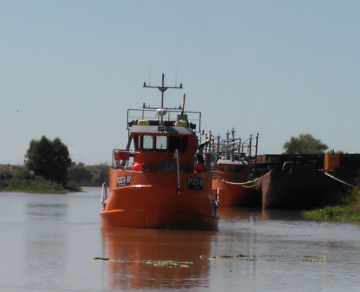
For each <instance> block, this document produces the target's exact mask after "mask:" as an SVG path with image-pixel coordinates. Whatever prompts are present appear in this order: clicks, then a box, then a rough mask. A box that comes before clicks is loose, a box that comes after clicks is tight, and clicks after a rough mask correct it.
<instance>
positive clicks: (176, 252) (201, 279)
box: [102, 229, 216, 290]
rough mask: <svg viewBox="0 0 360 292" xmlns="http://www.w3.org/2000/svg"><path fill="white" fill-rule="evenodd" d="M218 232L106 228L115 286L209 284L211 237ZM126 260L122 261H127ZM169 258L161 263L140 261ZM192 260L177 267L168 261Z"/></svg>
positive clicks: (104, 235)
mask: <svg viewBox="0 0 360 292" xmlns="http://www.w3.org/2000/svg"><path fill="white" fill-rule="evenodd" d="M215 234H216V233H215V232H211V231H209V232H208V231H206V232H194V231H164V230H137V229H103V230H102V239H103V256H106V257H108V258H110V260H109V261H107V262H106V265H107V269H108V272H107V273H108V281H109V282H108V285H109V286H110V287H111V288H120V289H135V288H136V289H138V288H156V289H165V290H167V289H179V288H192V287H207V286H208V285H209V279H208V277H209V269H210V267H209V264H210V263H209V260H208V259H209V257H210V251H211V245H210V243H211V238H212V237H213V236H214V235H215ZM124 260H127V261H126V262H119V261H124ZM144 260H155V261H165V262H161V264H165V265H154V264H152V263H150V264H148V263H144V262H140V261H144ZM169 260H171V261H178V262H190V263H189V264H188V265H184V266H178V267H173V266H171V265H166V261H169Z"/></svg>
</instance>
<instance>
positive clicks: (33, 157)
mask: <svg viewBox="0 0 360 292" xmlns="http://www.w3.org/2000/svg"><path fill="white" fill-rule="evenodd" d="M25 166H26V167H27V168H28V169H29V170H32V171H33V172H34V173H35V174H36V175H40V176H42V177H44V178H45V179H47V180H51V181H55V182H57V183H60V184H62V185H63V186H65V185H66V182H67V171H68V168H69V167H70V166H71V158H70V156H69V151H68V148H67V146H66V145H65V144H63V143H62V142H61V140H60V139H59V138H55V139H54V140H52V141H51V140H49V139H48V138H46V137H45V136H42V137H41V139H40V140H31V141H30V146H29V149H28V150H27V151H26V155H25Z"/></svg>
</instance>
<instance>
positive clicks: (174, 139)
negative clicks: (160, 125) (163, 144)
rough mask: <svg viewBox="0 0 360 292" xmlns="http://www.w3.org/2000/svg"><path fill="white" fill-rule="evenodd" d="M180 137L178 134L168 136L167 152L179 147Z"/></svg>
mask: <svg viewBox="0 0 360 292" xmlns="http://www.w3.org/2000/svg"><path fill="white" fill-rule="evenodd" d="M180 143H181V137H179V136H170V137H169V145H168V150H169V152H175V149H180Z"/></svg>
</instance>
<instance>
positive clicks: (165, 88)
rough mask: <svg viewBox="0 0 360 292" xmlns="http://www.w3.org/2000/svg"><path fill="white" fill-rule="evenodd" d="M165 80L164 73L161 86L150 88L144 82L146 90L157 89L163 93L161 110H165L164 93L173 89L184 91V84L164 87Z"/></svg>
mask: <svg viewBox="0 0 360 292" xmlns="http://www.w3.org/2000/svg"><path fill="white" fill-rule="evenodd" d="M164 78H165V75H164V73H163V74H162V83H161V86H150V84H149V85H146V82H144V86H143V87H145V88H157V89H159V90H160V91H161V108H162V109H163V108H164V92H165V91H166V90H168V89H169V88H172V89H182V88H183V87H182V83H180V86H164ZM162 119H163V117H161V121H162Z"/></svg>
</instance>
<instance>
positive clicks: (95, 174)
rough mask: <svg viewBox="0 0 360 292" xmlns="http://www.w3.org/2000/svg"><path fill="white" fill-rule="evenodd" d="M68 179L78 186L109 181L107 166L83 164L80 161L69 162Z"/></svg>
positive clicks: (96, 184)
mask: <svg viewBox="0 0 360 292" xmlns="http://www.w3.org/2000/svg"><path fill="white" fill-rule="evenodd" d="M68 179H69V181H73V182H75V183H76V184H78V185H80V186H101V184H102V183H103V182H106V183H108V182H109V166H108V165H107V164H106V163H104V164H99V165H85V164H84V163H82V162H79V163H75V162H73V163H72V164H71V167H70V168H69V170H68Z"/></svg>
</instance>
